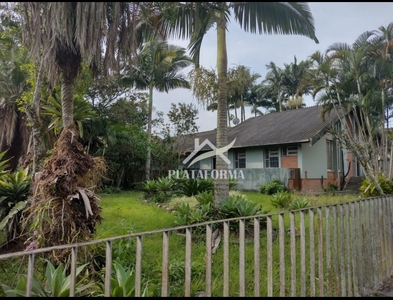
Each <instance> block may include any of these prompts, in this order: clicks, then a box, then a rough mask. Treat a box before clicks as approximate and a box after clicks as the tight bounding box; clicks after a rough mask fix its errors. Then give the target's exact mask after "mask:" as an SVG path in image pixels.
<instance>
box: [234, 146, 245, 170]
mask: <svg viewBox="0 0 393 300" xmlns="http://www.w3.org/2000/svg"><path fill="white" fill-rule="evenodd" d="M239 156H241V157H239ZM235 168H236V169H245V168H246V150H245V149H237V150H235Z"/></svg>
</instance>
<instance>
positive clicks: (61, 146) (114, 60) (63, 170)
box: [18, 2, 158, 246]
mask: <svg viewBox="0 0 393 300" xmlns="http://www.w3.org/2000/svg"><path fill="white" fill-rule="evenodd" d="M18 5H19V6H20V7H19V9H20V12H21V15H22V28H23V31H22V32H23V42H24V43H25V44H26V45H27V47H28V49H29V50H30V54H31V56H32V57H33V58H34V59H35V61H37V62H40V61H44V62H45V64H44V66H45V71H46V73H47V75H48V80H49V83H50V84H51V85H52V86H55V85H56V83H57V82H58V79H60V81H61V109H62V120H63V130H62V132H61V134H60V136H59V139H58V141H57V143H56V146H55V150H54V151H53V153H52V157H51V158H50V159H49V160H47V161H46V163H45V165H44V169H43V171H42V172H41V174H40V176H39V179H38V180H37V181H36V182H35V183H34V184H35V191H36V193H35V194H34V195H33V197H34V198H35V200H36V201H34V205H35V206H32V208H31V211H30V215H31V216H32V217H35V215H36V214H35V211H34V209H36V207H38V206H39V205H47V203H48V201H49V200H51V199H55V200H54V201H51V202H50V203H51V204H52V205H54V207H62V205H61V203H60V204H58V201H63V200H65V199H74V200H75V202H77V201H79V203H80V205H75V204H73V205H72V206H71V205H69V206H67V207H65V208H62V209H63V215H67V216H68V219H64V218H62V219H60V218H59V217H61V213H60V214H59V212H58V210H53V212H51V213H53V215H51V216H48V217H47V219H49V220H56V221H55V222H58V223H59V224H61V226H52V224H46V223H45V222H44V221H45V220H42V223H41V224H39V225H40V226H42V227H41V228H39V229H40V230H42V231H44V230H45V232H42V237H43V238H45V240H43V241H42V244H43V245H48V246H49V245H56V244H59V243H67V242H71V241H75V239H77V238H79V237H82V239H83V238H85V237H86V236H90V235H91V234H92V233H93V232H94V228H95V224H96V223H97V222H99V221H100V219H101V218H100V215H99V213H100V208H99V205H98V198H97V196H96V195H95V194H94V192H93V191H91V190H89V188H87V187H84V186H80V185H81V184H82V180H81V177H84V176H85V175H86V174H87V173H88V172H89V170H92V169H93V166H94V160H93V158H92V157H91V156H89V155H86V154H85V153H84V150H83V147H82V145H81V144H80V143H79V142H78V138H77V137H78V132H77V128H76V127H75V125H74V115H73V111H74V109H73V104H74V103H73V100H74V94H73V90H74V80H75V78H76V77H77V75H78V74H79V72H80V70H81V65H82V62H83V61H84V62H85V63H86V65H87V66H89V67H90V68H91V69H92V71H93V74H94V75H98V74H100V71H102V70H103V73H104V74H107V73H109V72H111V73H113V72H114V71H117V70H118V69H119V66H120V65H121V62H123V63H124V61H127V60H130V59H131V58H132V56H133V53H135V50H136V48H137V46H138V43H140V42H141V41H143V39H138V37H144V36H146V34H147V33H149V32H154V31H153V30H150V31H149V30H148V29H152V26H154V24H155V19H156V17H157V14H158V12H157V10H156V9H155V8H154V7H153V6H152V5H151V4H150V3H146V2H131V3H130V2H18ZM146 15H147V16H149V17H151V18H152V19H151V22H147V21H146V20H145V19H144V18H142V16H146ZM145 25H148V26H147V29H146V26H145ZM53 184H55V185H56V186H53ZM75 195H79V196H78V197H75ZM87 198H88V199H89V201H90V204H89V203H86V199H87ZM75 202H74V203H75ZM67 203H69V201H67ZM76 207H79V209H80V210H82V211H77V209H76ZM88 207H91V209H90V210H89V213H87V214H86V212H85V208H86V209H87V210H88ZM38 209H40V208H39V207H38ZM65 211H67V213H66V214H65V213H64V212H65ZM81 214H82V215H86V219H84V218H80V215H81ZM44 219H45V218H44ZM35 224H37V223H35Z"/></svg>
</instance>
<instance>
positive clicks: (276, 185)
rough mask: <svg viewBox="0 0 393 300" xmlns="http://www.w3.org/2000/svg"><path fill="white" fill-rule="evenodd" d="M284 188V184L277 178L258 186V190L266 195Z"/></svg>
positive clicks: (281, 190)
mask: <svg viewBox="0 0 393 300" xmlns="http://www.w3.org/2000/svg"><path fill="white" fill-rule="evenodd" d="M285 190H286V187H285V185H284V184H283V183H282V182H281V181H280V179H278V178H274V179H273V180H272V181H270V182H268V183H266V184H264V185H262V186H260V188H259V192H260V193H262V194H266V195H273V194H275V193H277V192H283V191H285Z"/></svg>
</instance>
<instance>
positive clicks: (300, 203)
mask: <svg viewBox="0 0 393 300" xmlns="http://www.w3.org/2000/svg"><path fill="white" fill-rule="evenodd" d="M309 206H310V202H309V201H308V200H307V199H305V198H296V199H295V200H293V201H292V203H291V204H290V206H289V209H291V210H295V209H302V208H306V207H309Z"/></svg>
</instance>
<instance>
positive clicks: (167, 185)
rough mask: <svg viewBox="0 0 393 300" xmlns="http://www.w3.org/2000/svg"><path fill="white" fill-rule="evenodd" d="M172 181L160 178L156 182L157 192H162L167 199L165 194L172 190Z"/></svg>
mask: <svg viewBox="0 0 393 300" xmlns="http://www.w3.org/2000/svg"><path fill="white" fill-rule="evenodd" d="M172 186H173V181H172V180H171V179H170V178H168V177H160V178H158V179H157V180H156V187H157V191H159V192H163V193H164V197H165V198H167V196H168V195H167V193H168V192H169V191H171V190H172Z"/></svg>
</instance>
